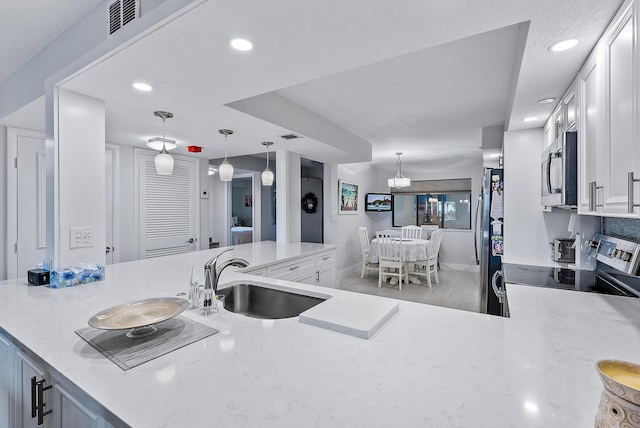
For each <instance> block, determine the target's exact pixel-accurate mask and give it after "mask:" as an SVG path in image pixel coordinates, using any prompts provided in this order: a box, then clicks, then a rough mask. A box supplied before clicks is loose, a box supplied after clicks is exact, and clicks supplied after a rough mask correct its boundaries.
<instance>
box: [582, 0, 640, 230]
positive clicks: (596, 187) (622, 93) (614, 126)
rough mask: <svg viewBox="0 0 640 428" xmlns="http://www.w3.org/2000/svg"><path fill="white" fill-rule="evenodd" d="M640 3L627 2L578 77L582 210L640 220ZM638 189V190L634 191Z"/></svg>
mask: <svg viewBox="0 0 640 428" xmlns="http://www.w3.org/2000/svg"><path fill="white" fill-rule="evenodd" d="M637 7H638V6H637V4H635V2H634V1H632V0H629V1H627V2H625V4H624V5H623V6H622V8H621V9H620V11H619V12H618V13H617V14H616V17H615V18H614V20H613V21H612V22H611V24H610V25H609V27H608V29H607V30H606V31H605V33H604V35H603V37H602V39H601V40H600V42H599V43H598V45H597V46H596V48H595V49H594V51H593V52H592V54H591V56H590V57H589V59H588V60H587V62H586V63H585V65H584V67H583V68H582V70H581V71H580V73H579V75H578V85H577V86H578V104H579V107H578V120H577V122H578V131H579V133H578V139H579V144H580V151H579V165H578V193H579V204H578V210H579V212H580V213H581V214H595V215H604V216H615V217H634V218H638V217H640V208H634V209H633V210H631V211H630V210H629V200H630V199H629V192H630V187H631V191H632V192H633V194H632V201H633V199H635V201H637V203H638V202H640V199H639V196H640V189H639V188H640V185H639V184H636V185H635V186H630V183H629V178H630V176H629V173H633V174H634V175H635V177H638V178H640V145H639V144H638V142H637V135H638V127H639V126H640V120H639V114H638V113H639V112H638V109H637V103H638V99H639V94H640V92H639V91H638V76H637V72H638V66H637V61H638V55H637V50H638V47H637V46H638V44H637V41H636V40H635V39H636V38H637V37H638V36H637V30H636V29H637V15H638V14H637V13H636V8H637ZM633 187H635V189H633Z"/></svg>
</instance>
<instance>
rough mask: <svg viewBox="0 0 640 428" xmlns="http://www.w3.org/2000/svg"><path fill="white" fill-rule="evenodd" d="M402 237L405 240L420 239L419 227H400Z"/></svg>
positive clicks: (420, 231)
mask: <svg viewBox="0 0 640 428" xmlns="http://www.w3.org/2000/svg"><path fill="white" fill-rule="evenodd" d="M402 237H403V238H405V239H422V228H421V227H420V226H402Z"/></svg>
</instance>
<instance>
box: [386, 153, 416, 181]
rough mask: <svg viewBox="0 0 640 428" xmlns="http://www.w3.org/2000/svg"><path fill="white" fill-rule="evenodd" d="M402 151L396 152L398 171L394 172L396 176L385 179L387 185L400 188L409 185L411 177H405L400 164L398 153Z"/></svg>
mask: <svg viewBox="0 0 640 428" xmlns="http://www.w3.org/2000/svg"><path fill="white" fill-rule="evenodd" d="M401 154H402V152H398V153H396V155H397V156H398V172H396V176H395V177H393V178H390V179H389V180H387V183H388V184H389V187H395V188H401V187H407V186H410V185H411V179H410V178H409V177H405V176H404V175H402V170H401V164H400V155H401Z"/></svg>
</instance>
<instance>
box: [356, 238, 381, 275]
mask: <svg viewBox="0 0 640 428" xmlns="http://www.w3.org/2000/svg"><path fill="white" fill-rule="evenodd" d="M358 236H359V238H360V251H361V252H362V272H361V273H360V278H364V273H365V271H367V273H368V271H370V270H374V271H377V270H379V269H380V268H379V267H378V264H377V263H371V259H370V256H371V246H370V244H369V232H368V231H367V228H366V227H363V226H361V227H359V228H358Z"/></svg>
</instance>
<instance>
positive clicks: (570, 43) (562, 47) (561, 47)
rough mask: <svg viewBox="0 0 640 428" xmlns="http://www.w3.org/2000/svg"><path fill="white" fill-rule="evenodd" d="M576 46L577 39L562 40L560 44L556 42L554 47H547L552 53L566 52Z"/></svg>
mask: <svg viewBox="0 0 640 428" xmlns="http://www.w3.org/2000/svg"><path fill="white" fill-rule="evenodd" d="M577 44H578V40H577V39H568V40H563V41H561V42H558V43H556V44H554V45H551V46H549V50H550V51H552V52H562V51H566V50H568V49H571V48H572V47H574V46H575V45H577Z"/></svg>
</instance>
